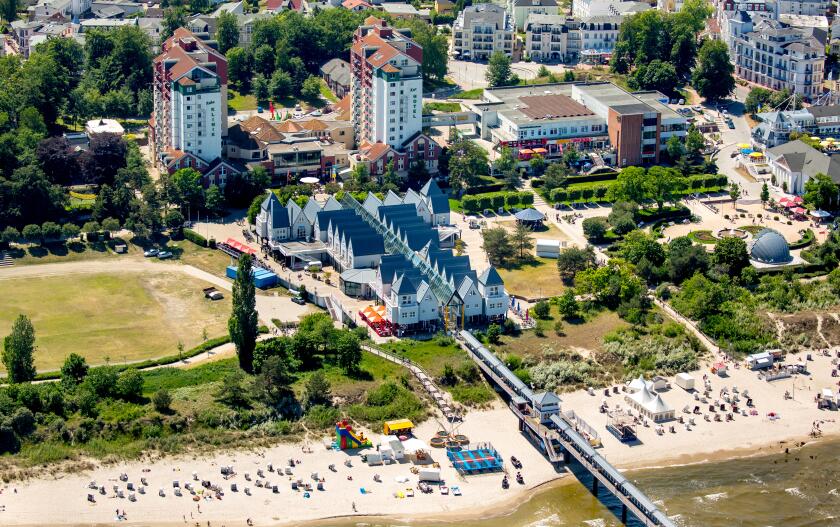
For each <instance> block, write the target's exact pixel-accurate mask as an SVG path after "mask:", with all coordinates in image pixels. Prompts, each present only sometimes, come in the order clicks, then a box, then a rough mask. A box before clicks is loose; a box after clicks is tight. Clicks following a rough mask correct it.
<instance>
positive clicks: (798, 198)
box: [793, 196, 805, 203]
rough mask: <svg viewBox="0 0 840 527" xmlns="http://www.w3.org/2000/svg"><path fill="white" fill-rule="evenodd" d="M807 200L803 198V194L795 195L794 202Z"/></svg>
mask: <svg viewBox="0 0 840 527" xmlns="http://www.w3.org/2000/svg"><path fill="white" fill-rule="evenodd" d="M804 201H805V200H803V199H802V196H794V197H793V202H794V203H803V202H804Z"/></svg>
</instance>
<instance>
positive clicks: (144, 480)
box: [140, 478, 149, 487]
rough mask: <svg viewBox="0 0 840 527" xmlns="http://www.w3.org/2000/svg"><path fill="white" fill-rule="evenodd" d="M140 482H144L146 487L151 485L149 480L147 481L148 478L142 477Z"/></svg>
mask: <svg viewBox="0 0 840 527" xmlns="http://www.w3.org/2000/svg"><path fill="white" fill-rule="evenodd" d="M140 483H142V484H143V485H144V486H146V487H148V486H149V482H148V481H146V478H140Z"/></svg>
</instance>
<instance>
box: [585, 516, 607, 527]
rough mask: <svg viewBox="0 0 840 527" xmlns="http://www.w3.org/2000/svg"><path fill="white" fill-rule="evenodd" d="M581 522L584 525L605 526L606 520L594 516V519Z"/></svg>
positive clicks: (591, 526)
mask: <svg viewBox="0 0 840 527" xmlns="http://www.w3.org/2000/svg"><path fill="white" fill-rule="evenodd" d="M583 523H584V524H585V525H589V526H590V527H606V525H607V522H606V521H605V520H603V519H601V518H595V519H594V520H584V521H583Z"/></svg>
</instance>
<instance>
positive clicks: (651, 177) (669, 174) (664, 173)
mask: <svg viewBox="0 0 840 527" xmlns="http://www.w3.org/2000/svg"><path fill="white" fill-rule="evenodd" d="M678 180H679V178H678V175H677V171H676V170H675V169H673V168H665V167H662V166H658V165H657V166H652V167H650V170H648V173H647V180H646V181H645V193H646V194H647V195H648V196H650V197H651V198H653V200H654V201H655V202H656V208H657V209H659V210H660V211H661V210H662V205H663V204H664V203H665V202H666V201H673V200H674V191H675V190H676V189H677V182H678Z"/></svg>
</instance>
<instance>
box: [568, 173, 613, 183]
mask: <svg viewBox="0 0 840 527" xmlns="http://www.w3.org/2000/svg"><path fill="white" fill-rule="evenodd" d="M617 177H618V173H617V172H602V173H600V174H589V175H586V176H569V177H568V178H566V183H567V184H569V185H571V184H573V183H589V182H591V181H615V178H617Z"/></svg>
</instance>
